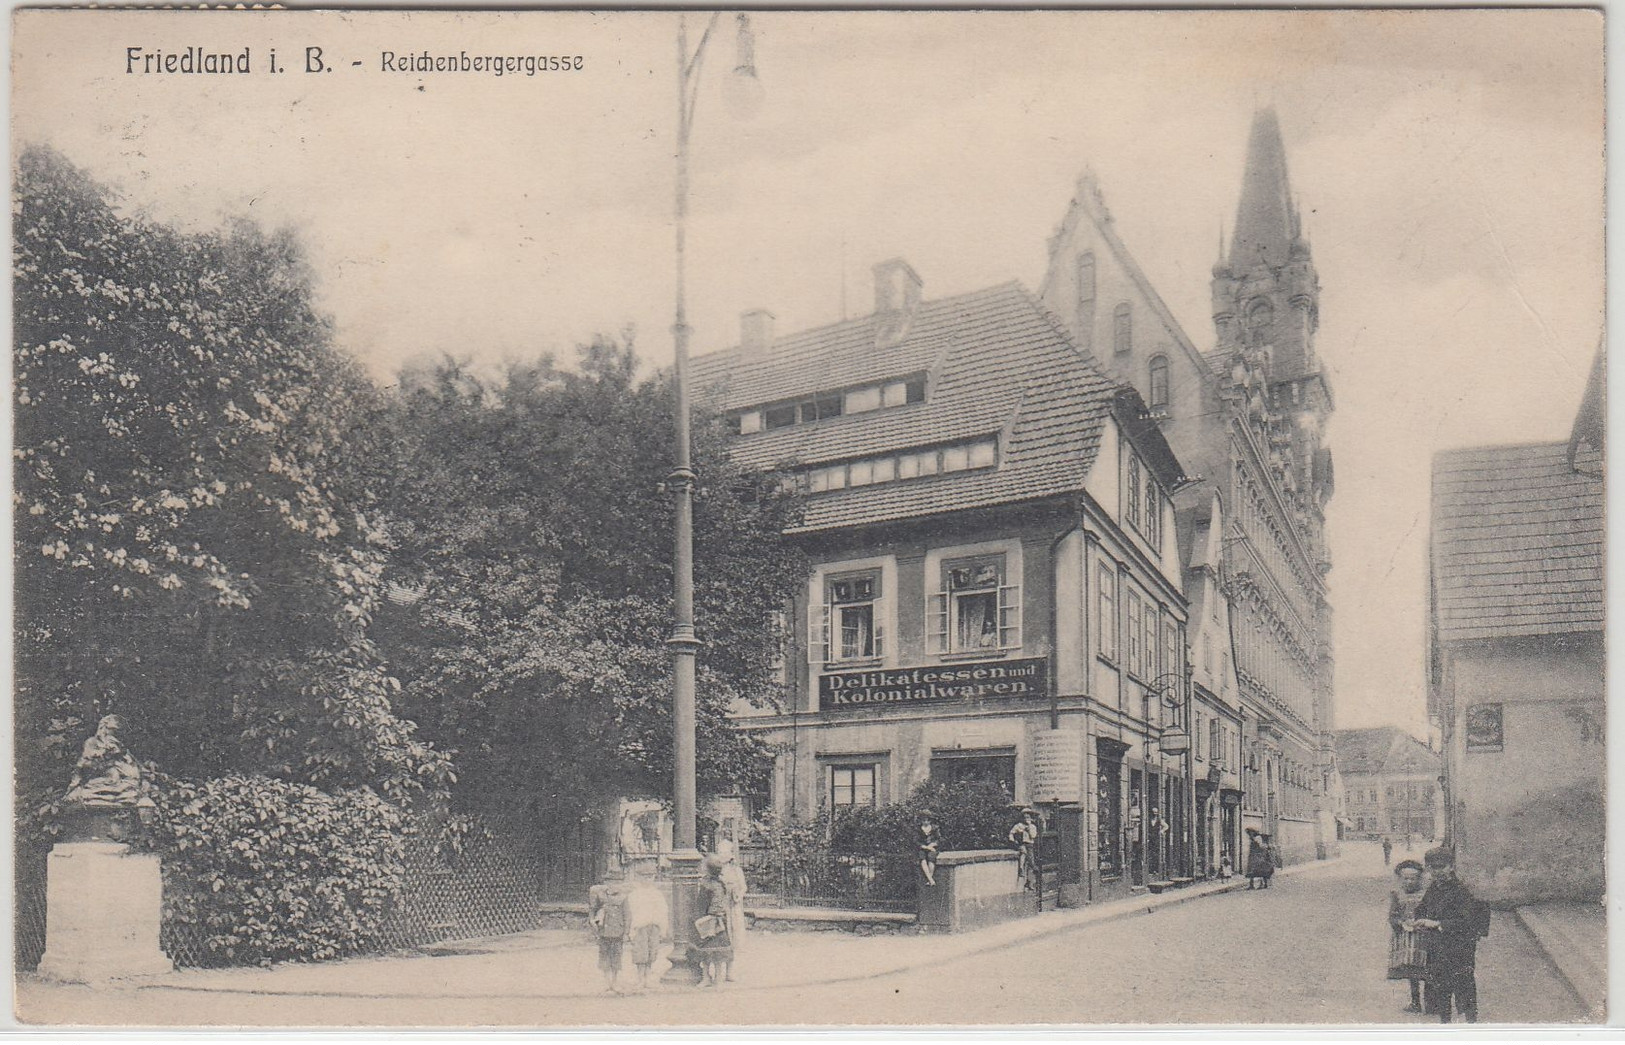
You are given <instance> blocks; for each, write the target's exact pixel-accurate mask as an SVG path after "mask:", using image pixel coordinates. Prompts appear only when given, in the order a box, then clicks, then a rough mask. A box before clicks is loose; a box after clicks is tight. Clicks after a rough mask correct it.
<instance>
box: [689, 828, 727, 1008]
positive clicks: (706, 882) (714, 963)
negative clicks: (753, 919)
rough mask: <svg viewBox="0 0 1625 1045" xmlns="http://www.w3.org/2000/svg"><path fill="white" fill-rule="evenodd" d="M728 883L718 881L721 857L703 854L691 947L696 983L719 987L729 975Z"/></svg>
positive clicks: (720, 870)
mask: <svg viewBox="0 0 1625 1045" xmlns="http://www.w3.org/2000/svg"><path fill="white" fill-rule="evenodd" d="M728 907H729V904H728V887H727V886H726V885H724V884H723V883H722V861H721V860H720V859H718V858H717V857H716V856H708V857H706V858H705V877H704V878H703V879H701V881H700V905H699V910H700V911H702V912H703V913H702V914H701V915H700V916H699V917H698V918H696V919H694V935H695V937H696V938H697V939H698V941H699V942H698V943H697V944H696V946H695V950H696V952H697V953H698V956H699V961H700V986H701V987H720V986H721V985H722V983H723V981H724V980H728V979H732V978H733V977H732V975H731V974H732V972H733V960H734V944H733V933H731V932H730V931H729V929H728Z"/></svg>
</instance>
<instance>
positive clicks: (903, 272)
mask: <svg viewBox="0 0 1625 1045" xmlns="http://www.w3.org/2000/svg"><path fill="white" fill-rule="evenodd" d="M874 271H875V320H876V338H877V340H879V341H880V342H881V343H886V342H890V341H896V340H897V339H899V338H901V337H902V336H903V334H904V333H905V332H906V331H907V330H908V326H909V323H910V322H912V321H913V319H914V312H915V309H917V308H918V307H919V304H920V289H921V288H922V287H923V286H924V284H923V283H922V282H921V281H920V275H919V273H917V272H915V271H914V269H913V268H911V267H910V266H909V263H908V262H906V261H904V260H903V259H902V258H892V259H891V260H890V261H882V262H881V263H880V264H878V265H876V266H875V270H874Z"/></svg>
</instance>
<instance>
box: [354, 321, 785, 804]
mask: <svg viewBox="0 0 1625 1045" xmlns="http://www.w3.org/2000/svg"><path fill="white" fill-rule="evenodd" d="M672 414H673V409H672V396H671V387H670V382H669V380H667V379H666V378H665V377H663V376H661V377H651V378H644V379H640V378H639V377H638V376H637V361H636V357H635V355H634V353H633V350H632V348H631V346H630V344H628V343H625V342H616V341H611V340H608V339H600V340H598V341H596V342H594V343H593V344H592V345H589V346H586V347H585V348H584V349H583V350H582V352H581V358H580V360H579V365H578V367H577V368H575V369H573V370H566V369H563V368H560V367H558V366H556V365H554V364H553V363H552V362H551V361H549V360H547V359H542V360H539V361H536V362H531V363H524V364H518V365H514V366H512V367H511V368H510V369H509V370H508V371H507V373H506V374H505V375H504V376H503V377H502V378H500V379H497V380H480V379H477V378H475V377H474V376H472V375H471V374H470V373H468V371H467V370H466V369H465V368H464V367H462V366H459V365H457V364H456V363H454V362H451V361H446V362H444V363H442V364H440V365H438V366H436V367H433V368H430V369H428V370H426V371H420V372H418V373H416V374H409V375H405V376H404V377H403V380H402V383H401V391H400V394H399V399H398V401H397V403H396V404H395V413H394V422H393V425H392V428H391V433H392V438H391V442H392V444H393V445H394V446H395V448H396V450H397V452H398V454H399V457H398V459H397V465H396V467H395V468H394V469H393V478H392V480H391V481H390V482H388V483H387V484H386V483H380V484H379V485H380V487H381V488H382V487H385V486H387V488H388V491H389V492H388V494H387V500H388V518H389V521H390V526H391V529H392V531H393V532H394V533H395V535H396V540H397V544H398V547H397V551H396V555H395V561H396V563H397V564H398V566H399V568H400V571H401V572H400V574H399V577H400V580H401V587H402V590H403V591H406V592H410V593H411V595H410V597H409V598H410V599H412V600H415V601H412V602H411V604H410V605H409V606H406V607H403V608H402V609H401V610H400V611H399V612H398V613H396V614H394V615H393V617H386V618H385V619H386V622H387V623H388V625H389V628H388V630H387V631H386V632H385V634H387V635H388V638H387V640H386V641H387V644H388V648H389V651H390V655H391V657H392V658H394V659H395V661H396V662H397V663H398V664H399V666H400V668H401V673H402V677H403V678H405V679H407V691H408V699H409V702H410V707H411V709H412V713H413V715H414V716H415V717H417V718H418V720H419V721H420V722H422V723H423V727H424V730H425V732H426V734H427V735H428V736H430V737H432V738H433V739H434V741H435V742H436V743H437V744H438V745H440V746H442V747H443V748H445V749H446V750H448V751H452V752H455V754H456V757H457V760H458V764H459V771H460V773H461V774H462V781H463V791H464V793H465V796H466V797H467V798H468V799H469V801H470V802H471V803H475V804H478V803H482V802H494V803H499V804H504V805H508V804H512V803H514V802H518V801H525V800H528V801H529V802H531V803H534V804H538V805H544V806H551V805H562V806H564V807H566V808H573V809H583V808H587V807H590V806H591V805H592V804H593V803H594V802H596V801H597V800H599V799H602V798H605V797H609V796H612V795H616V794H645V795H663V794H668V793H669V790H670V786H671V785H670V781H671V765H672V761H671V755H672V739H671V738H672V731H671V716H670V703H671V681H670V680H671V667H670V663H671V661H670V653H669V651H668V649H667V646H666V639H667V637H668V636H669V634H670V630H671V620H672V565H671V563H672V518H673V508H672V505H671V497H670V495H669V493H667V492H666V491H665V490H664V488H663V486H662V483H663V480H664V479H665V478H666V474H667V472H668V471H669V470H670V467H671V462H672V460H673V458H674V453H673V448H672V444H673V434H672V421H671V418H672ZM724 438H725V433H724V431H723V428H722V426H721V423H720V421H719V419H717V418H715V417H708V416H704V415H701V416H699V417H697V419H696V426H695V441H694V443H695V450H694V456H695V461H696V464H697V467H698V470H699V472H700V474H701V479H700V482H699V486H698V488H697V490H696V494H695V501H696V507H695V518H696V525H695V562H696V567H695V581H696V583H695V591H696V594H695V619H696V627H697V629H698V631H699V633H700V636H701V638H702V640H703V641H704V646H703V647H702V648H701V650H700V653H699V657H698V678H699V683H698V735H699V741H698V762H699V777H700V786H701V789H702V792H703V791H709V792H717V791H724V790H729V789H731V788H733V787H735V786H737V785H739V784H740V783H742V782H746V781H753V778H756V777H758V776H759V775H760V774H761V773H762V772H763V771H764V768H765V758H766V754H767V753H766V751H765V750H764V749H763V747H762V746H761V744H760V743H759V742H757V741H755V740H753V739H752V738H750V737H749V736H748V735H745V734H741V733H739V732H738V731H736V730H733V729H731V728H729V726H728V722H727V714H728V712H729V710H730V708H732V707H733V706H735V705H736V703H738V702H748V703H753V704H758V705H760V704H762V703H764V702H767V701H770V700H772V699H774V694H775V691H776V688H775V685H774V683H773V681H772V675H773V670H774V662H775V660H776V659H777V657H778V656H779V655H780V652H781V638H782V637H781V635H780V634H779V632H778V630H777V629H776V628H775V626H774V624H773V618H774V612H775V611H777V610H779V609H781V608H782V607H783V606H784V604H785V600H786V599H787V598H788V596H789V594H790V592H791V590H792V588H793V586H794V585H795V584H796V583H798V582H799V581H800V580H802V579H803V578H804V577H805V567H804V563H803V561H802V559H801V557H800V556H799V554H798V553H797V552H795V550H794V549H793V548H792V547H791V546H790V545H789V544H788V543H787V542H786V541H785V540H784V538H783V537H782V531H783V528H784V527H785V525H786V524H787V523H788V522H790V521H791V520H792V519H793V518H794V512H795V510H796V505H795V503H794V501H793V500H791V499H790V498H788V496H787V495H785V494H783V493H781V492H780V489H779V486H778V484H777V482H776V481H775V480H774V479H773V478H772V477H771V476H763V475H759V474H755V473H750V472H745V471H743V470H741V469H738V468H736V467H734V466H733V465H731V464H729V463H728V461H727V460H726V457H725V456H724V454H723V450H722V447H723V440H724Z"/></svg>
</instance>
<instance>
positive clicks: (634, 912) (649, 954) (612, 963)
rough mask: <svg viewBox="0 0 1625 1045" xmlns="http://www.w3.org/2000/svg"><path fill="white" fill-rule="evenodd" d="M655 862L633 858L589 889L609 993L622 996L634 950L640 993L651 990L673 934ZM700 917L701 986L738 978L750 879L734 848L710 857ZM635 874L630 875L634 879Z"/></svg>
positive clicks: (590, 917)
mask: <svg viewBox="0 0 1625 1045" xmlns="http://www.w3.org/2000/svg"><path fill="white" fill-rule="evenodd" d="M654 869H655V864H654V861H639V860H633V861H630V862H629V866H628V867H627V868H626V869H625V870H624V871H623V870H620V869H614V868H612V869H611V870H610V871H609V873H608V874H607V876H606V878H605V880H604V881H602V882H600V883H598V884H597V885H595V886H593V887H592V888H591V889H589V890H587V921H588V923H589V924H590V925H591V926H592V929H593V933H594V935H596V936H597V938H598V969H599V971H600V972H602V973H603V974H604V982H605V985H606V987H607V988H608V990H610V991H611V992H613V993H617V994H618V993H620V976H621V970H622V966H623V964H624V962H625V960H626V952H627V951H628V950H630V951H631V957H632V965H633V967H634V968H635V969H636V970H637V989H639V990H648V989H649V974H650V972H651V971H652V970H653V968H654V963H655V959H656V958H658V957H659V956H660V951H661V948H662V945H663V944H664V943H665V942H666V940H668V939H669V938H670V936H671V912H670V909H669V908H668V906H667V904H666V896H665V893H664V892H663V891H662V890H661V889H660V887H659V886H657V885H656V884H655V882H654V881H653V877H654ZM703 875H704V877H703V878H702V879H701V881H700V886H699V896H698V901H699V902H698V905H697V907H696V908H695V919H694V959H695V961H696V963H697V964H698V965H699V969H700V976H701V980H700V985H701V986H705V987H715V986H718V985H719V984H721V983H722V982H723V981H725V980H732V979H733V962H734V949H735V947H736V945H737V942H738V938H739V934H740V932H741V931H742V930H743V928H744V922H745V875H744V871H743V870H742V869H741V868H740V866H739V863H738V860H737V858H735V856H734V849H733V844H732V843H731V842H726V841H724V842H721V843H719V844H718V852H717V853H715V854H713V855H711V856H707V857H706V858H705V863H704V865H703ZM628 876H629V877H628Z"/></svg>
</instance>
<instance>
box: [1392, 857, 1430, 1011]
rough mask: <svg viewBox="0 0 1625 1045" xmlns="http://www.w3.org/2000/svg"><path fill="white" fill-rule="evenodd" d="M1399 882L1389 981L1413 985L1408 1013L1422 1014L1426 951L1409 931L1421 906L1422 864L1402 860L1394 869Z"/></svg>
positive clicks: (1394, 901)
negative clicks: (1408, 982)
mask: <svg viewBox="0 0 1625 1045" xmlns="http://www.w3.org/2000/svg"><path fill="white" fill-rule="evenodd" d="M1394 875H1395V877H1397V878H1398V879H1399V883H1398V888H1396V889H1395V890H1394V891H1393V892H1392V893H1390V894H1389V897H1388V928H1389V930H1390V932H1391V933H1392V936H1391V937H1390V939H1389V941H1388V978H1389V979H1390V980H1409V981H1410V982H1411V1003H1410V1004H1409V1005H1407V1006H1405V1011H1406V1012H1421V1011H1422V980H1423V978H1425V977H1426V976H1427V958H1428V956H1427V948H1426V947H1425V946H1423V944H1422V936H1421V933H1420V932H1418V931H1417V930H1416V929H1414V928H1410V929H1407V928H1406V926H1407V925H1409V924H1411V923H1412V922H1413V921H1414V920H1415V918H1416V909H1417V907H1419V906H1420V905H1421V903H1422V895H1423V893H1422V865H1421V864H1419V863H1417V862H1416V861H1415V860H1401V861H1400V862H1399V865H1398V866H1396V867H1395V868H1394Z"/></svg>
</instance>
